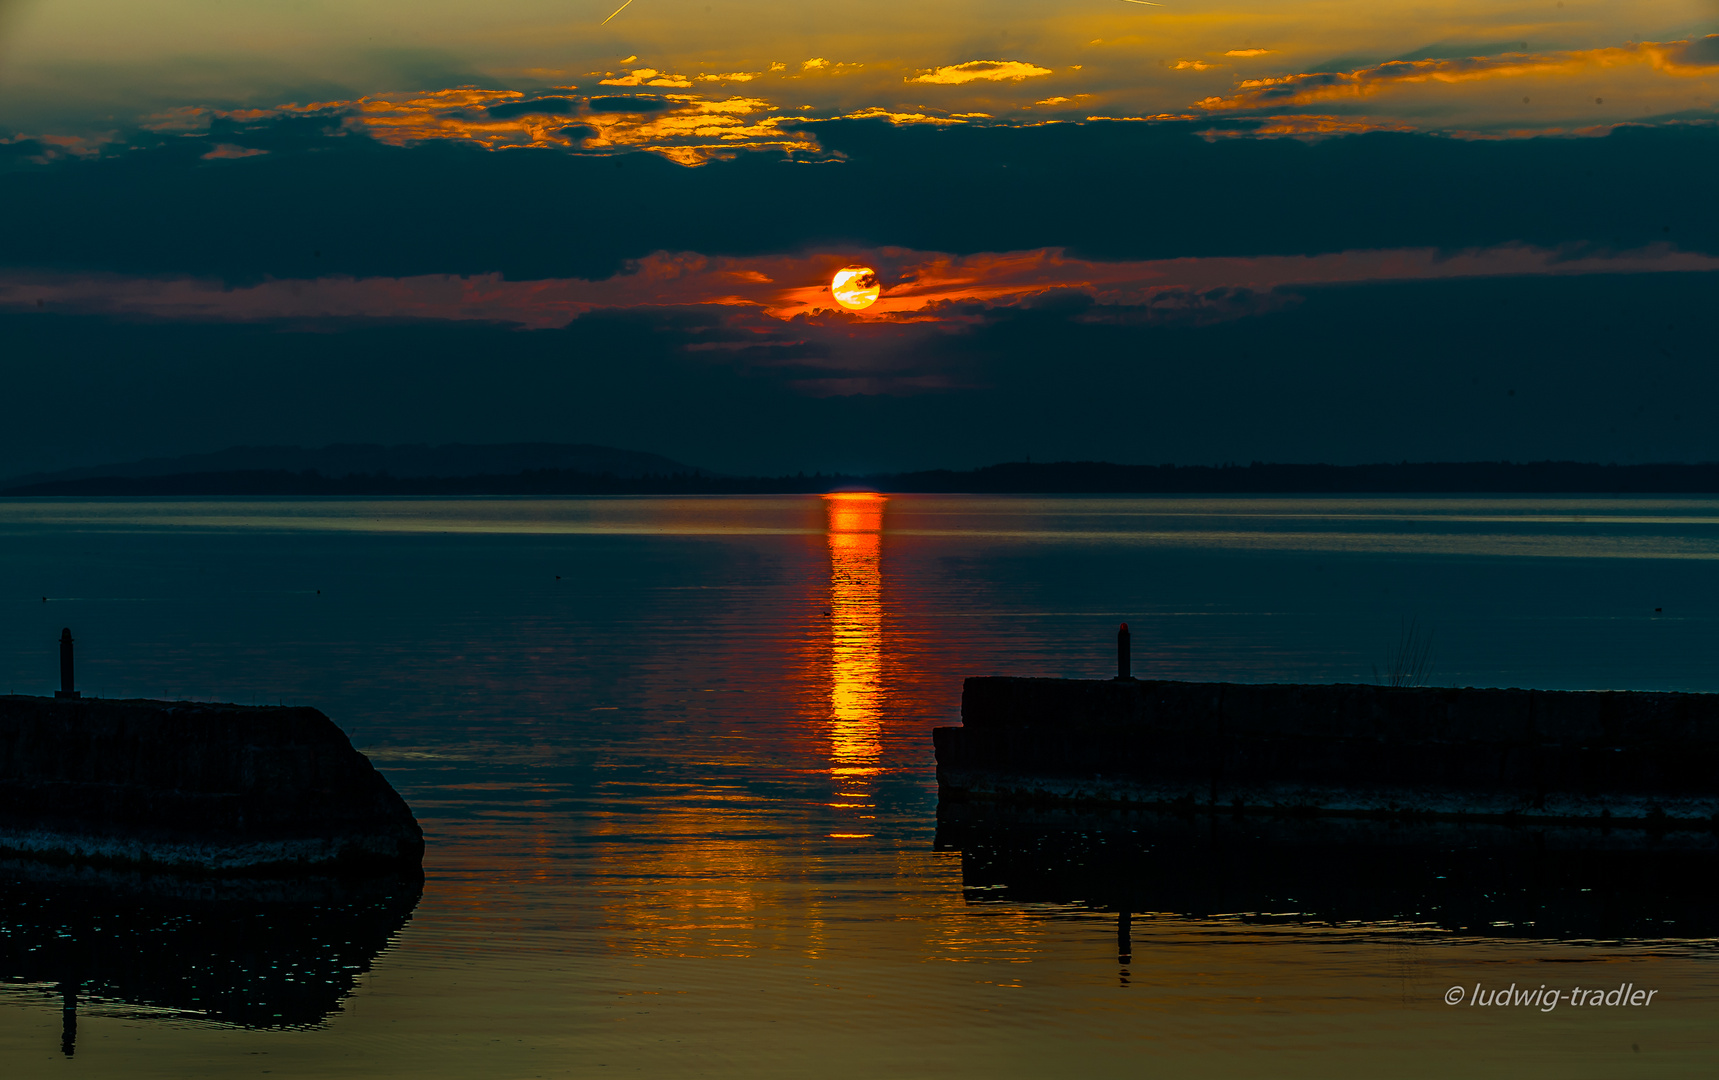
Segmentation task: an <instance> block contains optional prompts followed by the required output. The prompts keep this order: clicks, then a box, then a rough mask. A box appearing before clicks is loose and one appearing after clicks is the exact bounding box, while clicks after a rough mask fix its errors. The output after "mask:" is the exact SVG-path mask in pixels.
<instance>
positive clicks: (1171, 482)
mask: <svg viewBox="0 0 1719 1080" xmlns="http://www.w3.org/2000/svg"><path fill="white" fill-rule="evenodd" d="M854 488H858V489H869V490H876V491H887V492H900V493H903V494H908V493H924V494H956V493H966V494H979V495H1021V494H1046V495H1124V494H1136V495H1270V494H1333V495H1334V494H1350V495H1362V494H1417V495H1418V494H1509V493H1516V494H1535V495H1553V494H1566V495H1578V494H1585V495H1601V494H1610V495H1646V494H1662V495H1669V494H1711V493H1719V463H1704V464H1697V465H1688V464H1658V465H1599V464H1591V463H1583V462H1573V461H1540V462H1526V463H1515V462H1492V461H1476V462H1429V463H1409V462H1403V463H1399V464H1378V465H1294V464H1282V465H1280V464H1268V463H1263V462H1254V463H1252V464H1249V465H1217V466H1212V465H1188V466H1177V465H1115V464H1111V463H1108V462H1093V461H1062V462H1045V463H1033V462H1010V463H1006V464H1000V465H989V466H986V467H984V468H980V469H972V470H967V471H955V470H949V469H935V470H929V471H924V472H907V473H886V474H877V475H869V476H858V475H839V474H824V473H815V474H811V475H807V474H797V475H794V476H775V477H761V476H713V475H710V474H709V473H704V472H691V471H689V472H674V473H663V474H649V475H643V476H616V475H614V474H611V473H593V472H579V471H575V470H568V469H529V470H525V471H522V472H517V473H505V474H488V475H475V476H392V475H389V474H387V473H370V474H359V473H349V474H346V475H343V476H325V475H323V474H322V473H320V472H316V471H306V472H290V471H287V470H239V471H224V472H189V473H174V474H169V475H165V476H94V477H80V478H77V479H68V480H53V481H47V482H41V483H32V484H24V485H19V486H15V487H11V488H6V489H0V497H6V498H31V497H37V498H39V497H47V496H114V495H121V496H123V495H138V496H143V495H180V496H194V495H420V496H436V495H788V494H818V493H822V492H828V491H833V490H841V489H854Z"/></svg>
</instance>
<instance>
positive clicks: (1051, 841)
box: [937, 802, 1719, 954]
mask: <svg viewBox="0 0 1719 1080" xmlns="http://www.w3.org/2000/svg"><path fill="white" fill-rule="evenodd" d="M937 847H938V849H939V850H944V851H953V850H959V851H960V852H961V878H962V884H963V886H964V888H965V890H966V897H967V900H968V902H969V903H988V902H1005V903H1008V902H1014V903H1047V902H1055V903H1085V904H1087V905H1089V906H1091V907H1093V908H1094V909H1096V910H1101V911H1114V912H1117V913H1118V916H1119V919H1118V923H1119V930H1120V931H1121V934H1120V936H1121V938H1122V939H1123V940H1122V941H1121V942H1120V945H1121V949H1120V951H1121V952H1122V953H1124V954H1126V953H1127V952H1128V951H1129V948H1128V943H1127V936H1128V933H1127V931H1128V922H1129V920H1128V917H1127V916H1128V913H1130V912H1132V913H1134V914H1139V913H1142V912H1152V913H1161V914H1174V915H1178V916H1185V917H1193V918H1211V917H1219V916H1222V917H1226V918H1232V919H1241V920H1243V921H1255V922H1271V923H1285V922H1288V923H1296V922H1300V923H1317V924H1327V925H1329V924H1339V925H1357V927H1358V928H1362V929H1364V928H1366V927H1367V926H1375V927H1379V928H1384V927H1391V928H1393V929H1399V930H1400V929H1403V928H1405V927H1423V928H1425V929H1428V930H1435V929H1436V930H1443V931H1453V932H1457V933H1462V934H1468V935H1479V936H1489V937H1493V936H1496V937H1521V938H1542V939H1564V940H1572V939H1589V940H1614V941H1615V940H1619V939H1634V940H1641V939H1660V940H1664V939H1690V938H1705V937H1712V936H1714V935H1716V934H1719V908H1716V907H1715V905H1714V904H1713V902H1712V900H1711V887H1710V885H1708V884H1707V883H1708V882H1710V881H1712V880H1714V879H1715V878H1716V877H1719V837H1716V836H1715V835H1714V834H1713V833H1711V832H1700V833H1697V832H1670V833H1665V834H1662V835H1657V836H1656V835H1652V834H1649V833H1646V832H1643V831H1641V830H1625V829H1618V830H1602V829H1597V828H1570V827H1560V828H1551V827H1544V826H1539V827H1526V826H1508V825H1455V824H1444V823H1395V822H1386V821H1340V820H1333V819H1323V818H1262V817H1252V816H1250V817H1242V816H1230V815H1186V816H1182V815H1175V814H1165V813H1132V814H1128V813H1108V814H1107V813H1102V812H1098V813H1081V812H1077V811H1034V810H1028V809H1023V808H1011V807H1005V806H998V805H993V804H984V803H948V802H945V803H942V804H940V805H939V806H938V826H937Z"/></svg>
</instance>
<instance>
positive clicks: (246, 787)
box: [0, 696, 424, 874]
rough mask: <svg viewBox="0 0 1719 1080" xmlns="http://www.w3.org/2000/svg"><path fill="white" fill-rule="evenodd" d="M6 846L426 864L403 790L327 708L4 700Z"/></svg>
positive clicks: (169, 864) (134, 859)
mask: <svg viewBox="0 0 1719 1080" xmlns="http://www.w3.org/2000/svg"><path fill="white" fill-rule="evenodd" d="M0 851H4V852H9V853H15V854H21V855H30V856H37V857H50V858H58V859H66V860H74V861H80V862H96V863H109V864H134V865H144V866H152V867H159V868H162V869H171V870H175V871H179V872H195V873H222V874H231V873H261V872H268V873H275V874H279V873H331V872H346V871H353V872H370V871H375V870H379V869H385V868H391V867H392V868H407V869H413V870H415V869H416V868H417V867H418V866H419V864H420V863H421V862H422V860H423V853H424V835H423V831H422V830H421V829H420V828H419V827H418V823H417V821H416V820H415V819H414V818H413V816H412V811H411V809H410V808H409V807H408V806H407V805H406V802H405V800H404V799H402V798H400V796H399V794H398V793H397V792H395V790H394V789H393V788H392V787H391V786H390V785H389V784H388V781H387V780H385V779H384V778H383V777H382V775H381V774H380V773H378V772H377V771H376V770H375V768H374V767H373V766H372V765H371V764H370V762H369V760H368V759H366V758H365V757H364V755H363V754H361V753H359V752H358V751H357V750H355V749H354V748H353V746H352V743H351V741H350V740H348V739H347V737H346V735H345V734H344V733H343V732H341V730H340V729H339V728H338V727H336V726H335V725H334V723H333V722H332V721H331V720H329V718H328V717H326V716H324V715H323V714H322V713H320V712H318V711H317V710H315V709H310V708H297V707H271V706H261V707H259V706H243V705H211V704H203V703H199V702H183V701H182V702H164V701H125V700H101V699H90V698H84V699H77V698H60V699H52V698H39V697H22V696H8V697H0Z"/></svg>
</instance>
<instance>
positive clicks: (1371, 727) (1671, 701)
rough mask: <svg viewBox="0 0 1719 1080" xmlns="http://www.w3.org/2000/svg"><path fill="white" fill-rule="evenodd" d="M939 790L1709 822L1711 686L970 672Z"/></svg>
mask: <svg viewBox="0 0 1719 1080" xmlns="http://www.w3.org/2000/svg"><path fill="white" fill-rule="evenodd" d="M961 718H962V726H960V727H942V728H937V729H936V730H935V731H934V732H933V737H934V739H935V743H936V749H937V778H938V783H939V785H940V787H941V789H942V794H943V797H944V798H948V799H995V800H1004V801H1025V802H1068V803H1088V804H1112V805H1120V804H1128V805H1139V806H1149V807H1159V808H1179V809H1185V810H1193V811H1217V810H1222V811H1235V812H1273V813H1302V814H1334V815H1346V816H1365V817H1389V816H1401V817H1408V818H1435V819H1439V818H1448V819H1476V820H1494V821H1529V820H1543V821H1567V822H1585V823H1594V824H1616V825H1620V826H1621V825H1629V824H1633V825H1638V826H1641V827H1647V828H1691V827H1693V828H1701V829H1708V828H1714V827H1716V826H1719V694H1680V693H1640V692H1633V691H1630V692H1624V691H1618V692H1589V691H1552V690H1494V689H1475V688H1442V687H1439V688H1435V687H1413V688H1410V687H1385V686H1365V685H1346V684H1335V685H1303V684H1242V683H1193V682H1171V681H1153V680H1133V679H1116V680H1109V681H1097V680H1092V681H1087V680H1074V679H1023V678H974V679H968V680H967V682H966V685H965V687H964V688H963V691H962V695H961Z"/></svg>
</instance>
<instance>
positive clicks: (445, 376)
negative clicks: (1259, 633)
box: [0, 0, 1719, 476]
mask: <svg viewBox="0 0 1719 1080" xmlns="http://www.w3.org/2000/svg"><path fill="white" fill-rule="evenodd" d="M1714 176H1719V0H1645V2H1637V3H1631V4H1622V3H1616V2H1592V0H1533V2H1524V3H1499V2H1490V3H1484V4H1483V3H1478V2H1473V0H1453V2H1429V3H1411V4H1390V5H1381V4H1377V3H1374V2H1368V3H1362V2H1358V0H1332V2H1317V0H1315V2H1312V3H1297V4H1289V3H1285V2H1271V3H1262V2H1252V3H1237V2H1208V0H1186V2H1184V0H1164V2H1163V3H1162V4H1158V5H1153V4H1146V3H1142V2H1137V0H1074V2H1069V3H1059V4H1052V3H1046V2H1042V0H1041V2H1037V3H1025V2H1017V0H1004V2H1001V3H989V4H985V5H980V4H974V3H941V4H926V3H913V4H906V3H899V2H895V0H886V2H882V3H877V4H873V5H868V6H867V7H865V8H864V9H863V10H858V9H853V8H843V7H841V6H838V5H804V4H785V3H777V2H757V3H719V2H713V3H702V2H699V0H631V2H629V3H626V4H625V5H624V6H622V5H620V4H619V3H618V0H617V2H615V3H611V2H610V0H601V2H598V3H586V2H584V0H572V2H560V3H555V4H549V3H540V2H536V0H525V2H519V3H511V4H494V5H469V4H451V3H441V2H434V0H431V2H423V0H416V2H413V3H410V4H407V3H404V2H400V0H381V2H370V3H354V2H350V0H348V2H343V3H340V4H335V3H332V2H321V0H304V2H298V3H269V4H262V3H255V2H252V3H242V2H237V0H188V2H181V0H167V2H163V3H157V4H151V5H137V4H134V3H117V2H111V0H56V2H46V0H23V2H20V0H0V201H3V204H4V205H5V206H7V207H8V212H7V213H6V214H5V215H3V216H0V376H3V377H4V380H3V381H4V384H5V385H7V386H9V388H10V391H11V392H10V393H8V395H7V396H8V398H10V401H9V405H10V406H11V407H10V409H9V410H8V413H9V417H8V419H9V422H8V423H7V424H6V425H4V429H3V430H0V476H5V475H17V474H21V473H25V472H31V471H36V470H43V469H53V468H65V467H74V466H82V465H90V464H97V463H100V462H104V461H118V460H126V459H131V458H137V457H145V456H157V455H162V454H178V453H193V452H203V451H209V450H215V449H219V448H221V447H224V446H229V445H238V444H250V445H259V444H300V445H322V444H325V443H331V442H384V443H421V442H431V443H435V442H462V441H463V442H511V441H553V442H592V443H603V444H608V445H615V446H621V447H626V448H629V449H637V450H646V451H652V452H656V453H662V454H666V455H668V456H670V457H673V458H676V459H678V460H681V461H685V462H688V463H691V464H696V465H700V466H703V467H706V468H713V469H718V470H723V471H733V472H750V473H777V472H794V471H800V470H804V471H808V472H810V471H814V470H824V471H832V470H841V471H861V472H865V471H886V470H898V469H913V468H937V467H956V468H960V467H972V466H977V465H983V464H988V463H991V462H995V461H1004V460H1021V459H1023V458H1027V457H1030V458H1033V459H1035V460H1066V459H1100V460H1111V461H1121V462H1134V463H1152V464H1157V463H1162V462H1175V463H1179V464H1202V463H1216V462H1223V461H1243V462H1245V461H1251V460H1267V461H1328V462H1333V463H1354V462H1367V461H1396V460H1481V459H1484V460H1496V459H1512V460H1541V459H1547V458H1556V459H1576V460H1588V461H1618V462H1631V461H1636V462H1640V461H1708V460H1719V426H1716V425H1712V424H1711V423H1708V422H1707V420H1706V417H1707V411H1708V410H1707V409H1706V408H1705V407H1704V403H1705V402H1709V401H1711V400H1713V398H1714V392H1715V391H1716V390H1719V378H1716V377H1715V374H1714V368H1715V362H1716V361H1719V334H1716V333H1715V324H1714V312H1715V310H1716V309H1719V303H1716V301H1719V209H1716V206H1719V200H1716V199H1715V198H1714V197H1713V194H1712V185H1713V181H1712V177H1714ZM856 266H857V267H868V268H871V269H873V270H874V271H875V272H876V278H877V283H878V286H879V288H880V291H881V295H880V296H879V298H878V300H877V302H876V303H874V304H872V305H871V306H869V307H867V308H865V309H863V310H858V311H851V310H847V309H845V308H843V307H841V306H840V305H838V304H837V303H836V302H835V301H834V300H833V298H832V295H831V293H830V291H829V283H830V280H831V277H832V275H833V274H834V273H835V272H836V271H838V270H840V269H842V268H844V267H856Z"/></svg>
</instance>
